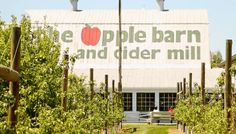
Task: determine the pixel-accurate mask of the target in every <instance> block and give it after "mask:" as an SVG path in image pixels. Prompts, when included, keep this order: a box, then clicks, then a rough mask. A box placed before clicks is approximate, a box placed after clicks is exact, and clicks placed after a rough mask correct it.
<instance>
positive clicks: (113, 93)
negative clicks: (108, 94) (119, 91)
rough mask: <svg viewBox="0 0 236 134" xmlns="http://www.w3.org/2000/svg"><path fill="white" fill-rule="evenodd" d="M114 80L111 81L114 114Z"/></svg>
mask: <svg viewBox="0 0 236 134" xmlns="http://www.w3.org/2000/svg"><path fill="white" fill-rule="evenodd" d="M114 94H115V80H112V112H113V113H114V99H115V97H114Z"/></svg>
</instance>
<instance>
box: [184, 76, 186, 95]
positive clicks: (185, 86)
mask: <svg viewBox="0 0 236 134" xmlns="http://www.w3.org/2000/svg"><path fill="white" fill-rule="evenodd" d="M183 94H184V97H186V78H184V79H183Z"/></svg>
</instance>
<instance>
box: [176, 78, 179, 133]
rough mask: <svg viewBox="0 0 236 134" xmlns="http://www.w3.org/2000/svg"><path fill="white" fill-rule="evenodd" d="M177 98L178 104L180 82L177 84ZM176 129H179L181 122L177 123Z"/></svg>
mask: <svg viewBox="0 0 236 134" xmlns="http://www.w3.org/2000/svg"><path fill="white" fill-rule="evenodd" d="M176 96H177V98H176V100H177V102H178V100H179V82H177V94H176ZM176 104H177V103H176ZM176 127H177V129H179V121H178V120H177V123H176Z"/></svg>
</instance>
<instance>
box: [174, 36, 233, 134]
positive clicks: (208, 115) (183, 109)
mask: <svg viewBox="0 0 236 134" xmlns="http://www.w3.org/2000/svg"><path fill="white" fill-rule="evenodd" d="M231 56H232V40H227V43H226V61H225V62H224V63H223V64H222V63H221V64H219V63H218V65H220V66H221V67H224V68H225V71H224V72H222V73H221V75H220V76H219V77H218V78H217V80H216V81H217V85H216V87H215V89H213V90H212V91H209V92H208V91H206V90H205V64H204V63H202V67H201V83H200V85H198V83H195V84H194V86H193V89H194V92H193V93H192V74H191V73H190V75H189V82H188V85H187V82H186V79H185V78H184V80H183V82H179V83H177V90H178V91H177V98H178V101H177V105H176V108H175V118H176V120H177V124H178V125H177V127H178V128H180V129H182V130H183V132H185V131H188V132H189V133H190V132H192V133H194V134H231V133H235V132H236V102H235V97H236V96H235V94H233V93H234V86H235V85H234V86H232V85H231V78H232V76H234V77H235V74H236V64H232V59H231V58H232V57H231ZM218 65H217V64H215V66H218ZM179 124H180V125H179ZM186 128H187V129H186Z"/></svg>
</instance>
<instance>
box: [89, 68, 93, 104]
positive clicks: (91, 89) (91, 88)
mask: <svg viewBox="0 0 236 134" xmlns="http://www.w3.org/2000/svg"><path fill="white" fill-rule="evenodd" d="M90 92H91V97H90V98H91V100H92V99H93V96H94V80H93V68H90Z"/></svg>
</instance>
